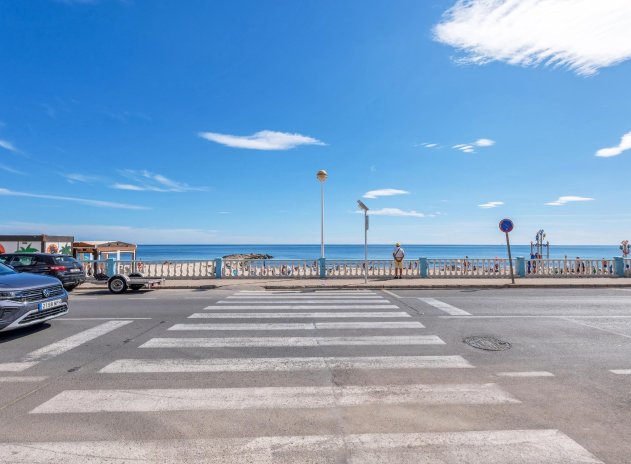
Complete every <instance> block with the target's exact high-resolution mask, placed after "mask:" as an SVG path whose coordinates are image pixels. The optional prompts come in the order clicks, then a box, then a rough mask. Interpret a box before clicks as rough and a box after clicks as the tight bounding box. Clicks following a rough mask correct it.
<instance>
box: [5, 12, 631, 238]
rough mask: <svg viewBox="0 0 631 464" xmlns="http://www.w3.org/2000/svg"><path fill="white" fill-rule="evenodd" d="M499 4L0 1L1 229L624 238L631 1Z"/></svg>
mask: <svg viewBox="0 0 631 464" xmlns="http://www.w3.org/2000/svg"><path fill="white" fill-rule="evenodd" d="M516 2H517V0H494V2H488V1H487V2H482V1H479V0H471V1H466V2H457V1H456V0H451V1H447V0H431V1H430V0H427V1H422V2H419V1H418V0H409V1H408V0H397V1H392V2H384V1H381V0H379V1H376V0H362V1H344V2H334V1H320V0H318V1H316V0H311V1H303V2H296V1H289V0H288V1H281V0H278V1H231V2H210V1H201V0H187V1H186V2H176V1H161V0H152V1H141V0H127V1H119V0H101V1H99V0H94V1H90V0H80V1H79V0H75V1H73V0H65V1H61V0H59V1H54V0H30V1H28V2H15V1H12V0H0V43H1V44H2V45H0V62H1V63H2V72H1V73H0V199H1V201H2V211H3V221H2V223H0V233H64V234H73V235H75V236H76V237H77V238H79V239H95V240H98V239H102V240H105V239H121V240H130V241H134V242H137V243H318V242H319V219H320V216H319V208H320V203H319V202H320V191H319V189H320V186H319V184H318V182H317V180H316V178H315V173H316V172H317V171H318V170H319V169H326V170H327V171H328V172H329V179H328V180H327V182H326V184H325V192H326V229H327V232H326V240H327V242H329V243H359V242H361V241H362V240H363V231H362V227H363V222H362V220H361V216H360V215H359V214H357V211H356V200H357V199H359V198H362V197H363V196H367V197H373V198H363V200H364V201H365V202H366V203H367V204H368V206H369V207H370V208H371V209H372V210H373V211H374V212H375V213H376V214H375V215H374V216H373V217H372V219H371V231H370V240H371V241H372V242H374V243H390V242H394V241H397V240H399V241H402V242H404V243H419V244H423V243H482V244H492V243H501V241H502V235H501V234H500V232H499V231H498V228H497V223H498V221H499V219H501V218H502V217H511V218H513V220H514V221H515V224H516V229H515V231H514V232H513V241H514V242H516V243H527V242H529V241H530V240H532V239H533V238H534V234H535V233H536V231H537V230H538V229H540V228H544V229H545V230H546V232H547V234H548V238H549V240H550V241H551V242H552V243H558V244H600V243H607V244H611V243H617V242H619V241H620V240H622V239H625V238H630V237H629V233H630V232H631V231H630V227H631V215H630V214H629V212H628V210H629V202H630V199H631V195H630V194H631V183H630V182H629V180H628V172H629V169H630V168H631V150H629V151H627V149H631V135H627V136H626V137H625V134H629V133H630V132H631V94H630V93H629V82H631V62H629V61H628V59H629V58H630V57H631V35H630V34H631V32H630V31H631V5H629V4H628V2H626V1H624V0H603V1H602V2H593V1H588V0H568V1H567V2H564V5H565V7H564V8H565V10H564V9H563V8H561V7H559V2H556V5H557V6H556V7H555V6H554V5H553V3H555V2H550V0H527V1H523V2H517V3H519V4H520V5H521V8H517V7H516ZM597 154H598V155H599V156H597ZM368 192H372V193H369V194H368V195H366V194H367V193H368ZM547 203H551V204H547ZM481 205H482V206H481Z"/></svg>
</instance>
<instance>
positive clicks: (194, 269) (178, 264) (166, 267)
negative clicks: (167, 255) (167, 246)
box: [114, 259, 216, 279]
mask: <svg viewBox="0 0 631 464" xmlns="http://www.w3.org/2000/svg"><path fill="white" fill-rule="evenodd" d="M215 266H216V265H215V260H212V259H210V260H190V261H189V260H187V261H140V260H136V261H116V265H115V269H114V271H115V273H117V274H131V273H132V272H139V273H141V274H142V275H143V276H144V277H150V278H161V277H164V278H168V279H214V278H215Z"/></svg>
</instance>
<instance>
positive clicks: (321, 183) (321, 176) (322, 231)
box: [316, 169, 329, 258]
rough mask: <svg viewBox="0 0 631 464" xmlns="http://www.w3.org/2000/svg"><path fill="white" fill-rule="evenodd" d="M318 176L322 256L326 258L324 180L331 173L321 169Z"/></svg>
mask: <svg viewBox="0 0 631 464" xmlns="http://www.w3.org/2000/svg"><path fill="white" fill-rule="evenodd" d="M316 177H317V178H318V180H319V181H320V258H324V181H325V180H326V178H327V177H329V175H328V174H327V172H326V171H325V170H324V169H320V170H319V171H318V173H317V174H316Z"/></svg>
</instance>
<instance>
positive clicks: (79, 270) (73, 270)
mask: <svg viewBox="0 0 631 464" xmlns="http://www.w3.org/2000/svg"><path fill="white" fill-rule="evenodd" d="M70 272H81V269H70Z"/></svg>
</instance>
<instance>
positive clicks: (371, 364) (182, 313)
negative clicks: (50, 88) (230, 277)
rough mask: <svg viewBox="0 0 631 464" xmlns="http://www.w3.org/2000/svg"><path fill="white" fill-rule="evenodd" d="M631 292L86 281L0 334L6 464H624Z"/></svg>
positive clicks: (2, 456)
mask: <svg viewBox="0 0 631 464" xmlns="http://www.w3.org/2000/svg"><path fill="white" fill-rule="evenodd" d="M630 303H631V291H628V290H625V289H571V290H570V289H568V290H562V289H546V290H544V289H542V290H533V289H522V290H518V289H510V290H456V289H454V290H423V291H418V290H397V291H392V292H390V291H382V290H374V291H372V290H370V291H359V292H358V291H334V290H328V291H304V292H283V291H273V292H272V291H268V292H264V291H262V290H261V289H257V288H252V289H251V290H250V291H246V292H244V291H233V290H198V291H195V290H158V291H153V292H141V293H130V294H126V295H120V296H113V295H109V294H105V293H103V292H94V293H92V292H81V291H79V292H75V293H73V295H72V297H71V312H70V314H69V315H68V316H66V317H64V318H62V319H57V320H54V321H52V322H51V323H50V324H44V325H43V326H40V327H37V328H33V329H25V330H21V331H17V332H9V333H4V334H0V462H2V463H53V462H64V463H65V464H74V463H82V464H83V463H97V462H106V463H132V462H187V463H188V462H191V463H193V462H195V463H198V462H212V463H222V464H223V463H243V462H247V463H261V464H262V463H307V462H309V463H415V464H417V463H422V464H426V463H427V464H429V463H431V464H434V463H443V464H444V463H450V464H451V463H471V464H474V463H475V464H477V463H484V464H489V463H498V464H500V463H502V464H506V463H511V464H512V463H516V464H525V463H528V464H542V463H559V464H560V463H600V462H604V463H611V464H614V463H619V464H623V463H629V462H631V458H629V456H631V443H629V440H628V439H627V437H628V436H629V433H630V432H631V415H630V414H629V412H630V408H631V388H630V387H631V304H630ZM470 336H488V337H494V338H496V339H500V340H502V341H505V342H508V343H510V349H507V350H504V351H486V350H481V349H477V348H474V347H471V346H469V345H467V344H465V343H463V339H465V338H467V337H470Z"/></svg>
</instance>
